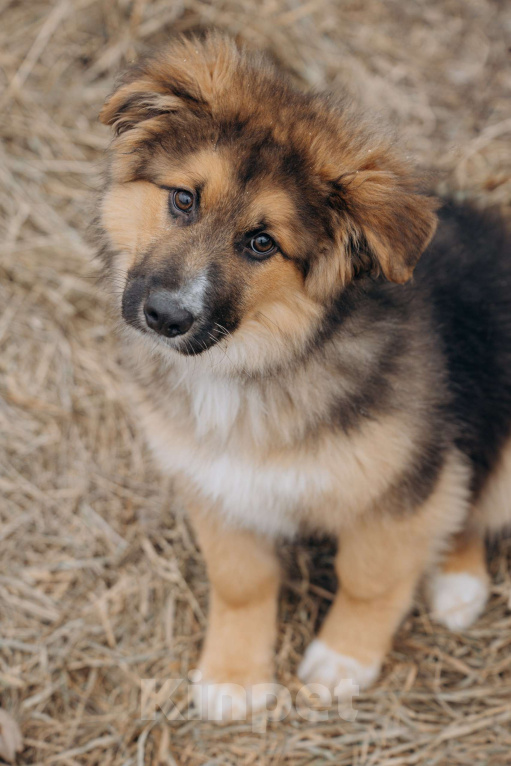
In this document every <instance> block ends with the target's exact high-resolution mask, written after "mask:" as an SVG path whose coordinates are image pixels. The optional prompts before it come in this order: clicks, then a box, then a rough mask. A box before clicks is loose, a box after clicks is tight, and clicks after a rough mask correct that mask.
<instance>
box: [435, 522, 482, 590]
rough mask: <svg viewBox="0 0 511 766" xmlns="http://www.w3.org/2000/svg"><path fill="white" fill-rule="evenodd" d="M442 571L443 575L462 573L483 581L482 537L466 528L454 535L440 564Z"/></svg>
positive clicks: (471, 529)
mask: <svg viewBox="0 0 511 766" xmlns="http://www.w3.org/2000/svg"><path fill="white" fill-rule="evenodd" d="M442 571H443V572H444V573H445V574H453V573H459V572H464V573H467V574H471V575H474V576H475V577H480V578H481V579H483V580H485V579H486V578H487V572H486V549H485V545H484V537H483V536H482V535H481V534H480V533H479V532H478V531H477V530H474V529H473V528H466V529H464V530H463V531H462V532H460V533H459V534H458V535H456V536H455V537H454V539H453V541H452V543H451V545H450V546H449V552H448V554H447V556H446V557H445V559H444V560H443V562H442Z"/></svg>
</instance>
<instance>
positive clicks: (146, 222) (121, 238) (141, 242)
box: [101, 181, 168, 277]
mask: <svg viewBox="0 0 511 766" xmlns="http://www.w3.org/2000/svg"><path fill="white" fill-rule="evenodd" d="M166 200H167V194H166V192H165V191H164V190H163V189H159V188H158V187H157V186H155V185H154V184H150V183H147V181H135V182H133V183H130V184H113V185H112V186H111V188H110V189H109V192H108V194H107V195H106V196H105V198H104V200H103V205H102V210H101V214H102V219H103V223H104V226H105V229H106V230H107V231H108V235H109V237H110V241H111V243H112V245H113V246H114V247H116V248H118V249H119V251H120V254H119V256H118V263H117V271H118V273H119V271H120V272H121V275H122V276H123V277H125V276H126V273H127V272H128V270H129V269H130V268H131V267H132V266H133V264H134V262H135V261H136V259H137V256H138V255H139V254H140V253H143V252H144V251H145V250H146V249H147V248H148V247H149V245H150V244H151V242H153V241H154V240H155V239H156V238H157V236H158V233H159V232H161V231H162V230H163V229H165V227H166V226H167V225H168V224H167V220H166V210H165V207H166Z"/></svg>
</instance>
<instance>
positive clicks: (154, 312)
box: [144, 290, 193, 338]
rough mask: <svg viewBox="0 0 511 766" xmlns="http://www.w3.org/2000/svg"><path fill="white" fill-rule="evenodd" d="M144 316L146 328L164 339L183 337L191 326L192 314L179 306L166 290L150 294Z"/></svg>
mask: <svg viewBox="0 0 511 766" xmlns="http://www.w3.org/2000/svg"><path fill="white" fill-rule="evenodd" d="M144 314H145V320H146V322H147V325H148V327H150V328H151V330H154V331H155V332H157V333H158V334H159V335H164V336H165V337H166V338H175V337H176V335H184V334H185V332H188V330H189V329H190V327H191V326H192V324H193V316H192V314H190V312H189V311H187V310H186V309H184V308H182V307H181V306H179V305H178V304H177V303H176V300H175V298H174V297H173V295H172V293H171V292H169V291H168V290H155V291H154V292H151V293H150V295H149V297H148V299H147V300H146V302H145V306H144Z"/></svg>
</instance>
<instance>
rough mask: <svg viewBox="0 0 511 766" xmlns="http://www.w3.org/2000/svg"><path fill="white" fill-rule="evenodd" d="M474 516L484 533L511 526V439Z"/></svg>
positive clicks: (478, 503) (475, 521) (475, 509)
mask: <svg viewBox="0 0 511 766" xmlns="http://www.w3.org/2000/svg"><path fill="white" fill-rule="evenodd" d="M473 518H474V523H475V524H476V525H477V526H478V527H479V529H480V530H481V534H483V535H484V533H485V532H489V533H491V534H494V533H496V532H499V531H500V530H502V529H503V528H510V527H511V441H509V442H508V443H507V444H506V445H505V447H504V449H503V450H502V453H501V456H500V460H499V462H498V465H497V467H496V469H495V470H494V472H493V474H492V476H491V477H490V479H489V481H488V483H487V485H486V487H485V488H484V491H483V493H482V495H481V497H480V498H479V499H478V502H477V504H476V507H475V508H474V512H473Z"/></svg>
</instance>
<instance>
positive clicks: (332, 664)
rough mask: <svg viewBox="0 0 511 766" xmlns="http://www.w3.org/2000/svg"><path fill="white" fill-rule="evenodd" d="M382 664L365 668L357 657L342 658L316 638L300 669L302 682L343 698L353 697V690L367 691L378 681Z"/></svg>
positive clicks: (346, 656) (344, 655) (374, 664)
mask: <svg viewBox="0 0 511 766" xmlns="http://www.w3.org/2000/svg"><path fill="white" fill-rule="evenodd" d="M379 673H380V663H379V662H374V663H373V664H370V665H364V664H363V663H361V662H360V661H359V660H356V659H355V658H354V657H350V656H348V655H346V654H340V653H339V652H336V651H335V650H334V649H331V648H330V647H329V646H327V645H326V644H325V642H324V641H321V639H319V638H316V639H314V641H313V642H312V643H311V644H310V645H309V647H308V648H307V650H306V652H305V654H304V657H303V660H302V661H301V663H300V667H299V668H298V678H299V679H300V680H301V681H303V682H304V683H306V684H319V685H320V686H324V687H325V688H326V689H327V690H328V691H333V692H334V693H335V695H336V696H337V697H338V698H340V697H343V696H350V695H352V694H353V687H354V686H357V687H358V689H359V690H362V689H367V687H368V686H371V684H372V683H374V681H376V679H377V678H378V675H379Z"/></svg>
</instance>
